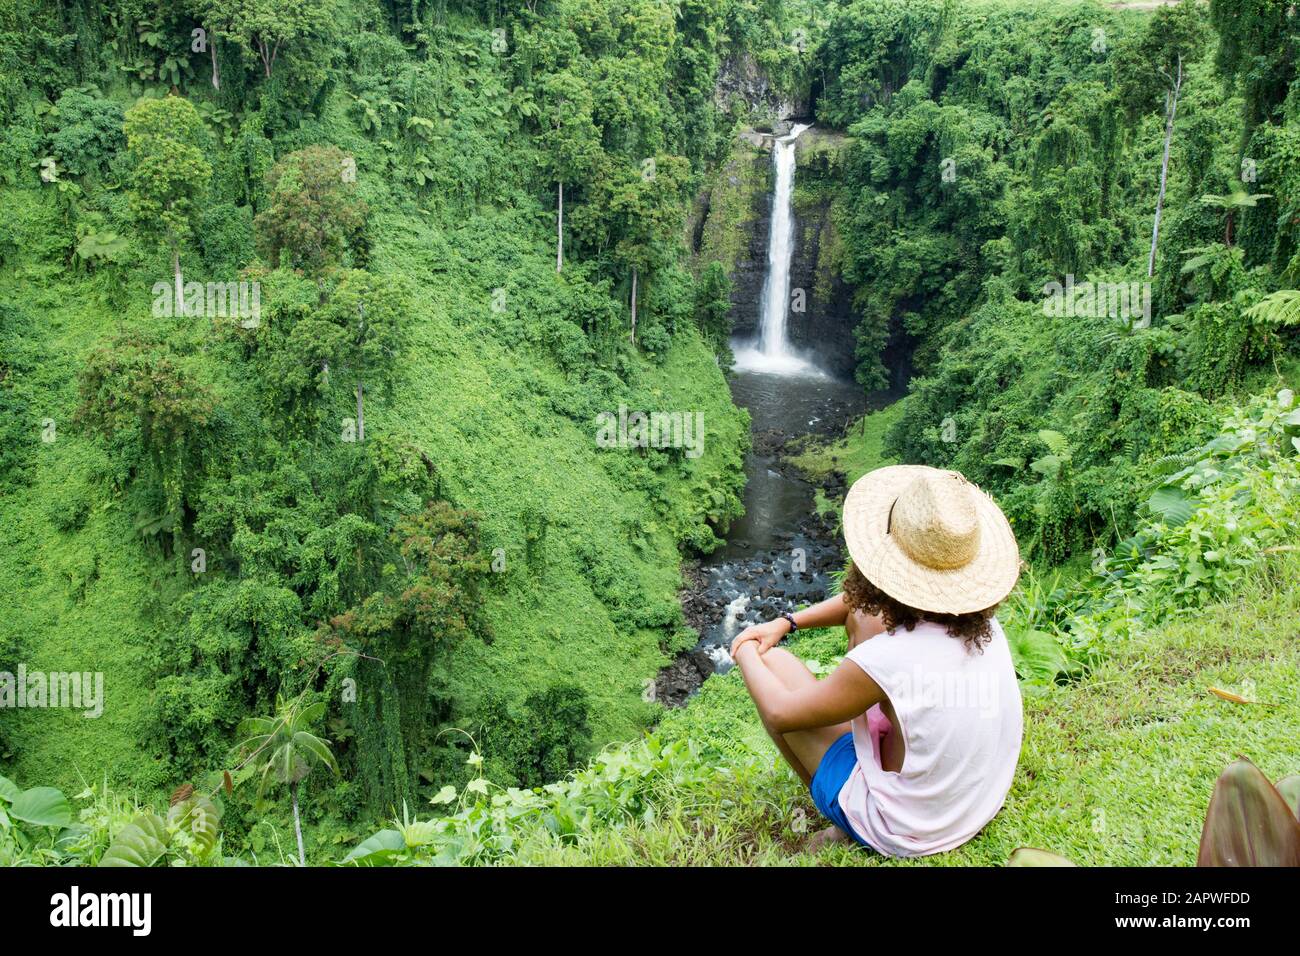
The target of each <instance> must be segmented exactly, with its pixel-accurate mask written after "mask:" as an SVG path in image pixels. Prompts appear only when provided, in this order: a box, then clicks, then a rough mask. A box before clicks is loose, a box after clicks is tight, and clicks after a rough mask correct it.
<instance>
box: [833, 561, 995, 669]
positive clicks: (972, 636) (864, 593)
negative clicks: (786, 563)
mask: <svg viewBox="0 0 1300 956" xmlns="http://www.w3.org/2000/svg"><path fill="white" fill-rule="evenodd" d="M844 598H845V600H846V601H847V602H848V605H849V607H851V608H853V609H854V610H855V611H862V612H863V613H865V614H878V615H880V618H881V620H882V621H883V622H884V624H885V630H887V631H892V630H894V629H895V628H899V627H901V628H904V629H905V630H908V631H910V630H912V628H914V627H916V625H917V622H918V621H921V620H926V621H930V622H932V623H934V624H941V625H943V626H944V627H945V628H947V630H948V633H949V634H951V635H952V636H953V637H956V638H960V639H961V640H963V641H965V642H966V649H967V650H973V651H978V652H979V653H981V654H982V653H984V647H985V645H987V644H988V642H989V641H991V640H993V629H992V628H991V627H990V626H989V622H990V621H991V620H992V619H993V613H994V612H995V611H996V610H997V609H998V606H997V605H996V604H995V605H993V606H992V607H987V608H985V609H984V610H982V611H971V612H970V613H969V614H933V613H931V612H929V611H918V610H917V609H916V608H914V607H908V606H907V605H906V604H903V603H902V602H901V601H895V600H894V599H893V598H892V597H890V596H889V595H888V594H886V593H885V592H884V591H882V590H880V588H878V587H876V586H875V585H874V584H872V583H871V582H870V581H868V580H867V579H866V577H865V576H864V575H863V574H862V572H861V571H859V570H858V566H857V565H856V564H853V563H852V562H850V563H849V569H848V571H847V572H846V573H845V575H844Z"/></svg>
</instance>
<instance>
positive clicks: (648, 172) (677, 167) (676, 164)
mask: <svg viewBox="0 0 1300 956" xmlns="http://www.w3.org/2000/svg"><path fill="white" fill-rule="evenodd" d="M689 172H690V164H689V163H688V162H687V160H685V159H683V158H682V157H680V156H656V157H651V158H648V159H646V160H645V161H643V162H642V163H641V166H640V168H639V169H636V168H632V167H628V166H625V165H619V166H616V167H614V169H612V170H611V171H610V172H609V174H608V175H607V178H606V179H605V183H604V191H605V193H606V202H607V207H608V209H609V211H610V213H611V214H612V215H613V216H614V220H615V234H616V235H617V236H619V239H618V241H617V243H616V244H615V246H614V255H615V258H617V259H618V260H619V261H620V262H622V263H623V264H624V265H625V266H626V267H627V268H628V269H630V270H631V273H632V302H631V304H632V327H631V334H630V338H631V341H632V343H633V344H635V343H636V318H637V316H636V310H637V283H638V280H639V279H640V276H641V275H642V273H646V274H652V273H653V272H654V270H656V269H658V268H660V267H661V266H663V265H665V264H666V263H667V262H669V261H670V259H671V257H672V256H673V255H674V253H675V249H676V246H675V242H676V241H677V237H678V236H679V235H680V234H681V228H682V214H683V208H682V191H683V188H684V186H685V183H686V180H687V177H688V175H689Z"/></svg>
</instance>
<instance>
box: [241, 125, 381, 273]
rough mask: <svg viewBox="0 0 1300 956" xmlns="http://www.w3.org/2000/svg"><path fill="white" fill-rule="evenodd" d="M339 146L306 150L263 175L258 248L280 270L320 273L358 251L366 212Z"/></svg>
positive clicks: (287, 157)
mask: <svg viewBox="0 0 1300 956" xmlns="http://www.w3.org/2000/svg"><path fill="white" fill-rule="evenodd" d="M347 160H348V157H347V156H346V155H345V154H344V153H343V151H342V150H341V149H339V148H338V147H337V146H308V147H307V148H306V149H300V150H298V151H297V152H294V153H289V154H288V155H287V156H285V157H283V158H282V159H281V160H280V161H279V162H277V163H276V164H275V166H274V167H273V168H272V169H271V172H270V173H268V174H267V180H266V185H267V191H268V193H269V196H270V198H269V205H268V206H267V208H266V209H265V210H263V211H262V212H260V213H258V215H257V217H256V219H254V221H253V224H254V226H255V227H256V229H257V232H258V236H257V240H258V244H259V245H260V246H261V247H262V249H263V251H264V252H265V253H266V254H267V255H269V257H270V259H271V261H272V262H273V263H274V264H275V265H276V266H279V265H280V264H281V262H282V260H283V259H285V257H287V262H286V263H285V264H287V265H289V266H291V267H292V268H303V269H306V270H308V271H310V272H314V273H319V272H322V271H323V270H325V269H327V268H329V267H330V266H334V265H338V264H339V263H340V262H342V261H343V258H344V255H345V254H346V253H347V252H348V251H349V250H350V249H352V250H355V249H357V248H358V247H359V245H360V241H361V235H362V230H363V229H364V227H365V223H366V216H367V214H368V210H367V208H366V204H365V203H364V202H362V201H361V200H360V199H357V198H356V195H355V193H356V185H355V183H354V182H351V181H349V180H348V178H347V177H345V175H344V170H345V169H346V168H349V167H348V163H347Z"/></svg>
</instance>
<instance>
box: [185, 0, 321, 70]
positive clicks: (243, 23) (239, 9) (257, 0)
mask: <svg viewBox="0 0 1300 956" xmlns="http://www.w3.org/2000/svg"><path fill="white" fill-rule="evenodd" d="M203 14H204V20H205V22H206V24H207V25H208V27H209V29H210V30H212V31H213V32H215V33H218V34H220V35H221V36H224V37H226V38H227V39H229V40H231V41H233V42H235V43H238V44H240V45H241V46H243V47H244V48H245V49H247V50H250V51H251V52H253V53H256V54H257V57H258V59H259V60H261V61H262V70H263V72H264V73H265V74H266V77H267V79H270V77H271V68H272V67H273V66H275V61H276V58H277V57H278V56H279V55H280V50H281V48H282V47H283V46H284V45H285V44H288V43H291V42H293V41H294V40H296V39H298V38H299V37H302V36H305V35H309V34H311V33H315V32H317V31H318V30H320V29H321V28H322V27H323V26H324V25H325V24H326V23H327V22H328V20H329V17H330V10H329V5H328V3H326V2H324V0H208V2H207V3H206V4H205V5H204V7H203ZM209 42H211V40H209ZM214 55H215V54H214ZM214 63H215V60H214Z"/></svg>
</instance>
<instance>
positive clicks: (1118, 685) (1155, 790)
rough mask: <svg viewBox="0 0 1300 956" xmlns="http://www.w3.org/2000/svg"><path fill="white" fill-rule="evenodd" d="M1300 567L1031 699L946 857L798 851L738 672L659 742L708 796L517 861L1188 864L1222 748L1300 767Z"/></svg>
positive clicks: (815, 639) (814, 646)
mask: <svg viewBox="0 0 1300 956" xmlns="http://www.w3.org/2000/svg"><path fill="white" fill-rule="evenodd" d="M1297 570H1298V567H1297V562H1296V561H1295V560H1294V558H1291V559H1290V560H1285V559H1278V560H1277V561H1276V562H1275V565H1274V567H1273V568H1272V569H1271V572H1269V573H1265V574H1261V575H1260V576H1259V577H1258V578H1257V579H1256V581H1255V582H1253V584H1252V587H1250V588H1249V589H1247V590H1245V591H1244V592H1243V593H1242V594H1241V595H1240V597H1239V598H1238V600H1236V601H1235V602H1233V603H1230V604H1222V605H1218V606H1214V607H1210V608H1206V609H1205V610H1204V611H1203V612H1201V613H1200V614H1198V615H1196V616H1195V617H1189V618H1187V619H1184V620H1180V621H1177V622H1174V623H1171V624H1169V625H1167V626H1164V627H1162V628H1159V629H1158V630H1154V631H1152V632H1150V633H1147V634H1145V635H1143V636H1141V637H1140V638H1137V639H1135V640H1133V641H1132V643H1129V644H1126V645H1124V646H1120V647H1116V648H1114V653H1113V654H1112V655H1111V657H1110V658H1109V659H1108V660H1107V661H1106V662H1105V663H1104V664H1103V665H1101V666H1100V667H1099V668H1098V669H1097V670H1096V671H1095V672H1094V673H1093V674H1092V675H1091V676H1090V677H1088V678H1087V679H1086V680H1084V681H1082V682H1080V683H1078V684H1074V685H1069V686H1061V687H1056V688H1053V689H1052V690H1051V691H1049V692H1047V693H1045V694H1042V695H1041V696H1032V697H1027V698H1026V700H1025V718H1026V719H1025V743H1024V748H1023V750H1022V753H1021V758H1020V765H1019V768H1018V770H1017V773H1016V779H1015V782H1014V784H1013V785H1012V789H1011V792H1010V794H1009V795H1008V797H1007V801H1006V804H1005V806H1004V807H1003V809H1002V811H1001V812H1000V813H999V814H998V816H997V817H996V818H995V819H994V820H993V822H992V823H990V824H989V825H988V826H987V827H986V828H985V829H984V830H983V831H982V832H981V833H980V834H979V835H978V836H977V837H976V838H975V839H974V840H972V841H971V842H970V843H968V844H966V845H965V846H963V847H961V848H960V849H958V850H956V851H953V852H951V853H945V854H940V855H937V856H932V857H926V858H923V859H920V860H912V861H898V860H887V859H885V858H882V857H879V856H877V855H875V854H872V853H867V852H862V851H860V850H856V849H849V848H843V847H833V848H829V849H826V850H823V851H822V852H821V853H820V854H810V853H807V852H805V851H804V850H803V849H802V842H803V840H804V839H805V835H806V834H807V833H811V832H813V831H815V830H816V829H817V828H818V827H819V826H820V825H821V823H820V818H819V816H818V815H817V811H816V810H815V809H814V808H813V806H812V804H811V801H810V800H809V799H808V797H807V794H806V793H805V792H804V790H803V788H802V787H801V786H800V784H799V782H798V780H797V779H796V778H795V777H794V775H793V774H792V773H791V772H790V771H789V770H788V769H786V768H785V766H784V765H783V764H781V763H780V761H779V757H778V756H777V754H776V750H775V748H774V747H773V746H772V745H771V744H770V743H769V742H767V740H766V738H765V737H764V735H763V731H762V728H761V727H760V726H759V724H758V722H757V720H756V718H755V716H754V713H753V708H752V706H751V704H750V703H749V699H748V697H747V695H746V693H745V690H744V685H743V683H742V682H741V681H740V678H739V675H737V674H734V673H733V674H731V675H728V676H727V677H724V678H719V679H715V680H711V681H710V682H709V683H708V684H707V685H706V686H705V689H704V691H703V693H701V694H700V696H699V697H698V698H696V699H695V700H694V701H693V702H692V703H691V705H690V706H689V707H687V708H686V709H684V710H682V711H679V712H676V713H674V714H672V715H670V716H669V717H668V718H667V719H666V720H665V721H664V724H663V727H662V728H661V735H662V736H663V737H666V738H668V739H681V738H687V739H691V740H694V741H696V742H697V743H699V744H702V745H706V747H707V753H708V755H709V756H707V757H706V759H711V760H713V761H715V762H716V765H717V768H718V771H719V773H718V782H717V785H716V787H715V788H713V789H712V791H711V792H709V793H706V794H701V793H700V792H699V791H698V790H688V789H682V790H680V791H675V790H674V788H673V787H672V785H671V783H666V784H665V785H664V791H665V793H666V794H667V796H666V797H665V798H663V800H662V802H661V803H660V805H659V807H658V811H659V812H658V817H657V819H656V820H655V821H654V822H652V823H651V824H649V825H646V824H644V823H640V824H636V825H632V826H629V827H628V828H625V829H622V830H615V829H605V830H599V831H596V832H595V833H593V834H592V835H591V836H589V837H585V838H583V840H581V841H580V842H579V843H578V844H577V845H575V846H570V847H558V846H556V845H555V844H554V843H553V842H551V841H548V840H538V841H537V842H536V843H534V844H533V845H531V846H529V847H526V848H525V849H524V851H523V852H522V853H521V854H520V856H519V857H518V861H519V862H530V863H569V864H617V863H624V864H645V863H653V864H676V865H695V864H698V865H719V866H725V865H748V864H770V865H777V864H786V865H808V864H833V865H863V866H873V865H937V866H969V865H992V866H997V865H1001V864H1003V863H1004V862H1005V861H1006V859H1007V857H1008V855H1009V854H1010V853H1011V851H1012V850H1014V849H1015V848H1016V847H1018V846H1039V847H1044V848H1050V849H1053V850H1056V851H1058V852H1061V853H1064V854H1066V855H1067V856H1069V857H1070V858H1072V859H1073V860H1075V861H1076V862H1078V863H1080V864H1084V865H1096V866H1125V865H1128V866H1136V865H1162V864H1163V865H1190V864H1192V863H1193V862H1195V857H1196V847H1197V842H1198V841H1199V839H1200V831H1201V822H1202V820H1203V817H1204V813H1205V808H1206V806H1207V804H1208V801H1209V796H1210V791H1211V790H1212V788H1213V785H1214V780H1215V778H1216V777H1217V776H1218V774H1219V773H1220V772H1221V771H1222V769H1223V768H1224V767H1225V766H1226V765H1227V764H1228V763H1229V762H1230V761H1231V760H1232V759H1234V758H1235V757H1236V756H1238V755H1239V754H1245V755H1246V756H1248V757H1249V758H1250V759H1251V760H1253V761H1254V762H1255V763H1256V764H1257V765H1258V766H1259V767H1260V768H1261V769H1262V770H1263V771H1264V772H1265V773H1266V774H1268V775H1269V776H1270V777H1271V778H1272V779H1277V778H1279V777H1282V776H1284V775H1286V774H1288V773H1294V772H1296V771H1297V770H1298V769H1300V748H1297V745H1296V732H1295V730H1296V727H1297V726H1300V700H1297V698H1296V695H1295V693H1294V687H1295V684H1296V681H1297V679H1300V641H1297V633H1296V632H1297V625H1296V621H1297V620H1298V619H1300V592H1297V591H1296V590H1295V589H1294V588H1292V587H1291V586H1290V581H1292V580H1294V575H1295V573H1296V571H1297ZM841 642H842V635H837V634H833V633H831V632H828V631H823V632H819V633H814V634H809V635H807V636H804V637H803V638H801V639H800V640H799V641H797V642H795V644H794V645H793V649H794V650H795V651H796V652H797V653H799V654H800V655H801V656H803V657H805V658H806V659H813V660H817V661H819V662H820V663H821V664H822V665H829V664H830V663H832V660H833V658H834V656H835V655H836V654H837V653H839V652H840V651H841V650H842V647H841V646H840V645H841ZM1247 682H1253V686H1252V685H1251V684H1249V683H1247ZM1243 684H1244V685H1245V686H1246V687H1250V689H1251V693H1252V695H1253V699H1255V700H1257V701H1259V702H1260V704H1259V705H1256V706H1246V705H1241V704H1234V703H1229V702H1227V701H1224V700H1221V699H1219V698H1218V697H1216V696H1214V695H1213V694H1211V693H1210V691H1209V688H1210V687H1219V688H1223V689H1235V690H1236V691H1237V692H1238V693H1240V692H1241V691H1242V689H1243ZM1265 705H1268V706H1265ZM750 758H753V759H754V765H753V767H752V768H749V769H746V763H747V760H749V759H750Z"/></svg>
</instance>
